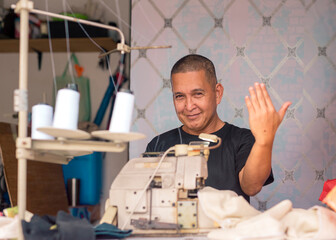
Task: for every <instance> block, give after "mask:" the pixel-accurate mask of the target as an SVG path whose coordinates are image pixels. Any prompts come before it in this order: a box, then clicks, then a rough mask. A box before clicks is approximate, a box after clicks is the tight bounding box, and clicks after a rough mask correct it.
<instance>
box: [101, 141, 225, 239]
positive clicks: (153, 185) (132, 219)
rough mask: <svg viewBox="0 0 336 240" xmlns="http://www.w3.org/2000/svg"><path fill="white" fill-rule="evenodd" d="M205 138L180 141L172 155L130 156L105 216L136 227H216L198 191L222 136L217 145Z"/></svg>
mask: <svg viewBox="0 0 336 240" xmlns="http://www.w3.org/2000/svg"><path fill="white" fill-rule="evenodd" d="M211 136H213V135H211ZM215 137H216V136H215ZM207 139H209V138H207ZM219 140H220V139H219ZM203 143H204V142H203ZM203 143H202V142H201V143H199V142H196V145H194V146H192V145H176V146H175V147H173V148H172V151H174V152H175V155H174V156H168V157H166V156H163V157H160V156H157V157H142V158H135V159H132V160H130V161H129V162H128V163H127V164H126V165H125V166H124V167H123V169H122V170H121V171H120V173H119V174H118V176H117V177H116V178H115V180H114V182H113V183H112V186H111V188H110V197H109V199H108V200H107V201H106V206H105V210H106V211H105V214H104V217H103V218H102V220H101V222H109V223H114V224H117V226H118V227H119V228H121V229H133V233H155V232H165V233H177V232H179V233H198V232H206V231H208V230H209V229H211V228H215V227H217V226H216V225H215V223H214V222H213V221H212V220H210V219H209V218H208V217H207V216H206V215H205V214H204V212H203V210H202V208H201V206H200V205H199V203H198V198H197V191H198V190H199V189H201V188H203V187H204V181H205V179H206V178H207V176H208V170H207V157H208V155H209V149H212V148H215V147H218V146H219V145H220V143H221V141H219V144H217V145H215V146H213V147H208V146H206V145H204V144H203ZM208 144H209V143H208ZM158 165H159V167H158ZM153 174H154V175H153ZM146 184H147V185H146Z"/></svg>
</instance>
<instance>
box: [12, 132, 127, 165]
mask: <svg viewBox="0 0 336 240" xmlns="http://www.w3.org/2000/svg"><path fill="white" fill-rule="evenodd" d="M16 147H17V150H16V157H17V158H18V159H19V158H26V159H29V160H35V161H41V162H51V163H58V164H67V163H68V162H69V161H70V160H71V159H72V158H73V157H76V156H82V155H86V154H90V153H92V152H94V151H96V152H122V151H124V150H125V149H126V147H127V143H125V142H117V143H116V142H106V141H95V140H69V139H62V140H32V139H31V138H29V137H26V138H18V139H17V142H16Z"/></svg>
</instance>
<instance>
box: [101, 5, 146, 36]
mask: <svg viewBox="0 0 336 240" xmlns="http://www.w3.org/2000/svg"><path fill="white" fill-rule="evenodd" d="M98 1H99V2H100V3H101V4H102V5H103V6H104V7H105V8H106V9H107V10H109V11H110V12H111V13H112V14H113V15H114V16H115V17H117V18H119V16H118V14H117V13H116V12H114V11H113V9H112V8H110V7H109V6H108V5H107V4H106V3H105V2H104V1H103V0H98ZM121 22H122V23H123V24H124V25H125V26H126V27H128V28H129V29H132V31H133V32H134V33H136V34H138V35H139V36H141V37H142V38H143V39H146V40H148V41H149V40H150V39H149V38H147V37H146V36H144V35H142V34H141V33H140V32H138V31H136V30H134V28H132V27H131V25H130V24H128V23H127V22H126V21H124V20H122V19H121ZM119 27H121V26H119Z"/></svg>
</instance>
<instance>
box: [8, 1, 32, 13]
mask: <svg viewBox="0 0 336 240" xmlns="http://www.w3.org/2000/svg"><path fill="white" fill-rule="evenodd" d="M11 8H14V9H15V10H14V12H15V13H20V10H21V9H28V10H31V9H33V8H34V3H33V2H32V1H19V2H18V3H17V4H13V5H12V6H11Z"/></svg>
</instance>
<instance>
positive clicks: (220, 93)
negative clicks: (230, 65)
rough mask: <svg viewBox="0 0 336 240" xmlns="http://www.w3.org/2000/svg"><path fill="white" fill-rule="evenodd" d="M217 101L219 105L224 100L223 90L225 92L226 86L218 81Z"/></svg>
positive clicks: (216, 89)
mask: <svg viewBox="0 0 336 240" xmlns="http://www.w3.org/2000/svg"><path fill="white" fill-rule="evenodd" d="M215 91H216V103H217V105H218V104H220V102H221V101H222V97H223V92H224V87H223V85H222V84H220V83H217V84H216V88H215Z"/></svg>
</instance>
